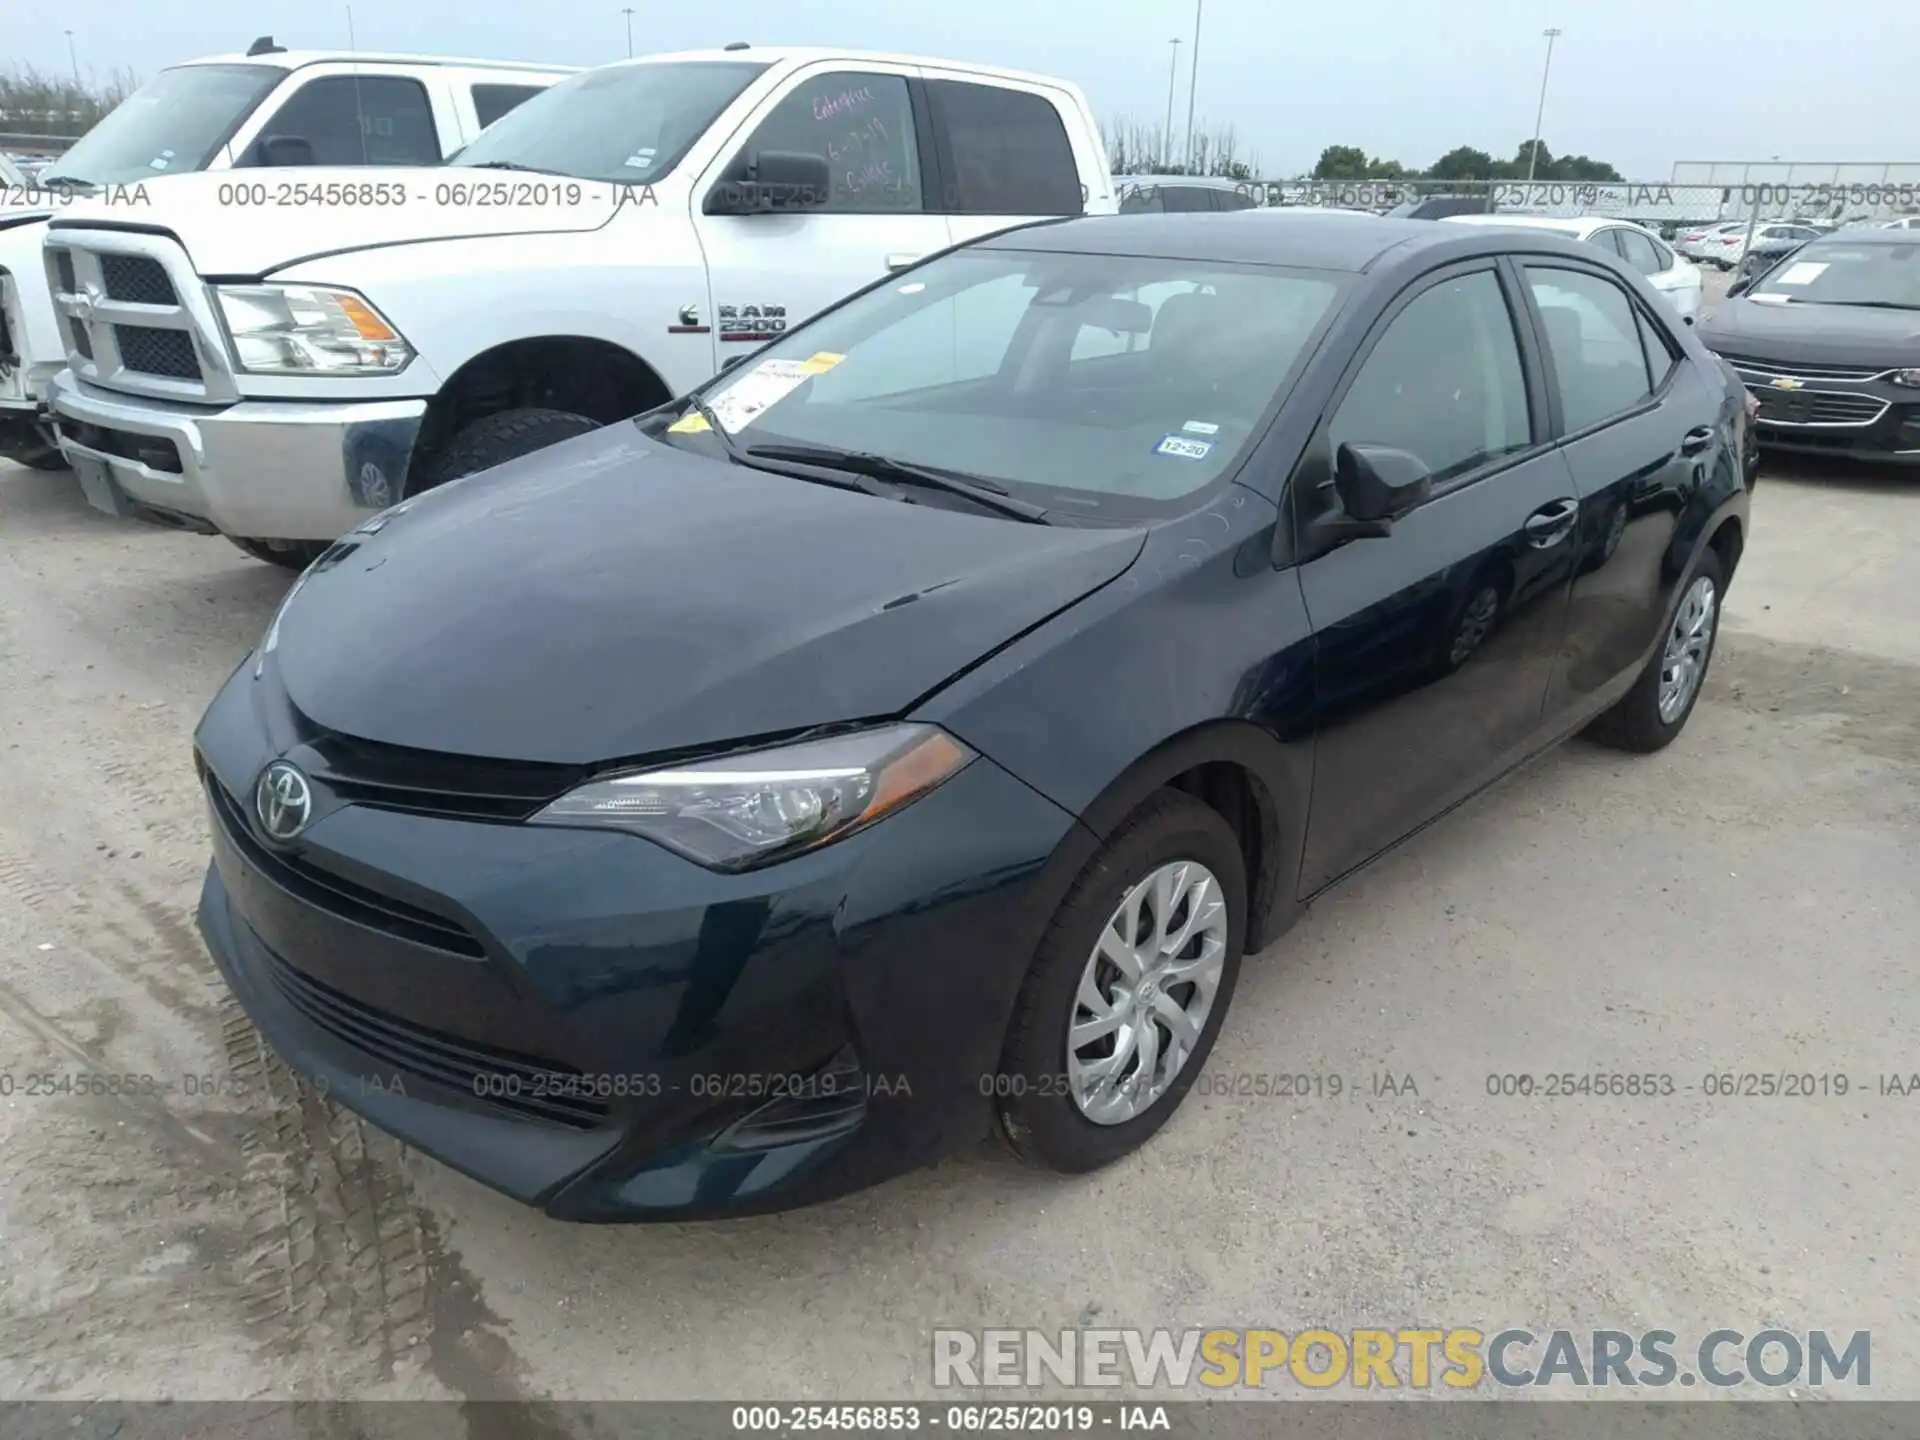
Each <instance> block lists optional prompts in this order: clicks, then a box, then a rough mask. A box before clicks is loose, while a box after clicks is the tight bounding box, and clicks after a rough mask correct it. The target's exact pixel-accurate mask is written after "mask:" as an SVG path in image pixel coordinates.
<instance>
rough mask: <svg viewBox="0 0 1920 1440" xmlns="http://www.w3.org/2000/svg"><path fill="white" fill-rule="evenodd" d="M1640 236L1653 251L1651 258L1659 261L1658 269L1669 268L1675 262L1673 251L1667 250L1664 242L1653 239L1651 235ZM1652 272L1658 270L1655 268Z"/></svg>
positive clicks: (1656, 272)
mask: <svg viewBox="0 0 1920 1440" xmlns="http://www.w3.org/2000/svg"><path fill="white" fill-rule="evenodd" d="M1642 238H1644V239H1645V240H1646V242H1647V246H1648V248H1649V249H1651V250H1652V251H1653V258H1654V259H1655V260H1656V261H1658V262H1659V265H1660V270H1671V269H1672V268H1673V267H1674V263H1675V262H1674V258H1673V251H1671V250H1669V249H1668V248H1667V247H1666V245H1665V243H1664V242H1662V241H1659V240H1655V239H1654V238H1653V237H1652V236H1644V237H1642ZM1654 273H1655V274H1656V275H1657V274H1659V273H1660V271H1659V270H1656V271H1655V272H1654Z"/></svg>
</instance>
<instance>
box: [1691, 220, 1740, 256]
mask: <svg viewBox="0 0 1920 1440" xmlns="http://www.w3.org/2000/svg"><path fill="white" fill-rule="evenodd" d="M1746 228H1747V222H1746V221H1744V220H1722V221H1720V222H1719V223H1718V224H1714V225H1694V226H1690V227H1689V228H1687V229H1685V230H1682V231H1681V232H1680V238H1679V239H1678V240H1676V241H1675V242H1674V245H1675V247H1676V248H1677V249H1678V250H1679V251H1680V253H1681V254H1682V255H1684V256H1686V257H1687V259H1689V260H1704V259H1706V258H1707V248H1708V246H1709V245H1710V244H1712V243H1714V242H1716V241H1718V239H1719V238H1720V237H1721V236H1722V235H1731V234H1733V233H1734V231H1736V230H1745V229H1746Z"/></svg>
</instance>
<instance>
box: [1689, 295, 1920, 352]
mask: <svg viewBox="0 0 1920 1440" xmlns="http://www.w3.org/2000/svg"><path fill="white" fill-rule="evenodd" d="M1700 339H1701V340H1702V341H1703V342H1704V343H1705V344H1706V346H1707V348H1708V349H1710V350H1717V351H1720V352H1722V353H1724V354H1726V355H1730V356H1734V357H1736V358H1739V359H1742V360H1775V361H1778V362H1780V363H1781V364H1784V365H1791V364H1793V363H1795V362H1796V361H1802V362H1805V363H1807V364H1810V365H1862V366H1864V365H1874V366H1881V365H1884V366H1887V367H1889V368H1891V367H1893V366H1896V365H1920V310H1875V309H1872V308H1869V307H1866V306H1860V305H1806V304H1798V305H1796V304H1792V303H1788V304H1784V305H1776V304H1772V303H1769V302H1766V301H1753V300H1749V299H1747V298H1746V297H1745V296H1741V297H1739V298H1737V299H1734V300H1729V301H1727V302H1726V303H1725V304H1723V305H1721V307H1720V308H1719V310H1717V311H1716V312H1715V313H1714V316H1713V318H1712V319H1711V320H1710V321H1708V322H1707V324H1706V325H1704V326H1703V327H1701V331H1700Z"/></svg>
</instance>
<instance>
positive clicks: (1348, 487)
mask: <svg viewBox="0 0 1920 1440" xmlns="http://www.w3.org/2000/svg"><path fill="white" fill-rule="evenodd" d="M1333 488H1334V491H1335V493H1336V494H1338V495H1339V497H1340V508H1341V509H1343V510H1345V511H1346V512H1347V514H1348V515H1349V516H1350V517H1351V518H1353V519H1355V520H1369V521H1373V520H1395V519H1398V518H1399V517H1400V516H1402V515H1404V514H1406V513H1407V511H1409V510H1411V509H1413V508H1414V506H1416V505H1419V504H1421V503H1423V502H1424V501H1425V500H1426V499H1427V497H1429V496H1430V495H1432V494H1433V472H1432V471H1431V470H1429V469H1428V468H1427V463H1426V461H1424V460H1422V459H1421V458H1420V457H1419V456H1418V455H1415V454H1412V453H1411V452H1409V451H1406V450H1395V449H1394V448H1393V447H1392V446H1390V445H1353V444H1346V445H1342V446H1341V447H1340V448H1339V450H1338V451H1336V452H1335V453H1334V457H1333Z"/></svg>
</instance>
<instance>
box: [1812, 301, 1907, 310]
mask: <svg viewBox="0 0 1920 1440" xmlns="http://www.w3.org/2000/svg"><path fill="white" fill-rule="evenodd" d="M1813 303H1814V304H1816V305H1857V306H1860V307H1862V308H1863V309H1867V310H1920V305H1909V304H1907V303H1906V302H1905V301H1903V300H1816V301H1814V302H1813Z"/></svg>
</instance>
